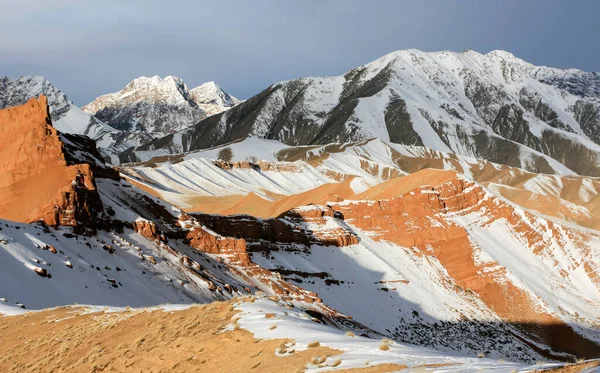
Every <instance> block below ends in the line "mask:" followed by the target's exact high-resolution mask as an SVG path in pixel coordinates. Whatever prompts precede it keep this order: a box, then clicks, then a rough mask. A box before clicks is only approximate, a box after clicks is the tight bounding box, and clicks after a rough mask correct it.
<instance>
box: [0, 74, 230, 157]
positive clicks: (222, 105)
mask: <svg viewBox="0 0 600 373" xmlns="http://www.w3.org/2000/svg"><path fill="white" fill-rule="evenodd" d="M124 91H126V92H125V93H123V94H122V96H124V97H126V98H125V99H124V100H125V101H124V102H121V101H120V98H121V97H122V96H118V94H113V95H107V96H102V97H101V98H99V99H97V100H95V101H94V102H93V103H91V104H90V105H87V106H86V107H84V108H83V110H82V109H81V108H79V107H78V106H77V105H75V104H74V103H73V102H72V101H71V100H69V98H68V97H67V96H66V95H65V94H64V93H63V92H62V91H60V90H59V89H58V88H56V87H55V86H54V85H52V83H50V82H49V81H48V80H47V79H45V78H44V77H41V76H25V77H21V78H17V79H10V78H8V77H4V78H0V109H2V108H6V107H10V106H15V105H21V104H24V103H25V102H27V101H28V100H29V99H31V98H33V97H38V96H39V95H41V94H44V95H46V96H47V97H48V104H49V106H50V112H51V115H52V120H53V123H54V126H55V127H56V128H57V129H58V130H60V131H62V132H64V133H72V134H79V135H86V136H88V137H90V138H92V139H93V140H95V141H96V144H97V146H98V148H99V150H100V152H101V153H102V154H103V156H104V157H105V158H106V159H108V160H110V161H111V162H113V163H118V157H117V155H118V154H119V153H121V152H123V151H125V150H127V149H129V148H131V147H135V146H140V145H143V144H145V143H147V142H149V141H151V140H152V139H154V138H159V137H162V136H165V135H167V134H168V133H169V132H173V131H174V130H175V129H182V128H185V127H186V126H189V125H191V124H193V123H196V122H197V121H198V120H199V119H200V118H204V117H205V116H206V115H205V114H204V111H203V110H207V112H212V113H215V112H220V111H223V110H227V109H228V108H230V107H232V106H234V105H236V104H238V103H239V102H240V101H239V100H237V99H236V98H235V97H233V96H230V95H229V94H227V93H225V92H224V91H223V90H221V89H220V88H219V87H218V86H217V85H216V84H215V83H214V82H209V83H205V84H203V85H201V86H199V87H197V88H195V89H194V90H193V92H194V93H193V95H194V97H197V99H196V100H197V101H198V104H196V103H195V102H194V101H190V102H191V105H189V104H188V101H185V100H184V99H183V98H182V97H187V99H188V100H191V96H192V93H191V92H188V91H187V87H185V84H184V83H183V82H181V80H180V79H178V78H174V77H167V78H165V79H164V80H163V79H161V78H159V77H154V78H139V79H136V80H134V81H133V82H132V83H130V84H129V85H128V86H127V87H126V88H125V89H124ZM122 92H123V91H122ZM115 95H117V96H118V98H117V97H116V96H115ZM150 96H152V97H153V98H152V97H150ZM132 97H135V99H134V98H132ZM110 99H112V101H110ZM152 99H155V104H153V106H152V108H149V107H145V108H144V109H142V106H144V105H147V102H148V101H151V100H152ZM135 100H137V101H136V102H137V103H135V104H133V103H132V102H133V101H135ZM107 101H109V102H111V103H112V104H114V105H117V106H119V105H120V106H119V107H120V108H121V109H120V110H119V111H118V115H117V118H119V119H115V118H112V119H111V118H107V119H109V120H110V121H104V120H103V119H99V117H101V116H102V114H98V115H93V114H94V113H92V111H93V110H92V109H93V108H100V107H102V113H104V115H108V114H107V112H108V111H110V108H109V107H107V106H106V105H107V103H106V102H107ZM102 102H104V104H102ZM160 102H163V104H161V103H160ZM127 103H129V104H131V105H138V109H139V110H140V111H139V112H140V113H142V112H146V110H148V113H149V114H148V115H146V116H145V117H144V118H139V117H138V114H136V112H135V110H134V109H131V108H129V109H126V108H125V106H127ZM102 105H104V106H102ZM192 106H193V108H191V107H192ZM132 110H133V112H132ZM125 112H127V113H125ZM186 113H187V115H189V116H187V117H186ZM127 115H132V116H133V118H134V119H131V118H129V119H124V118H125V117H126V116H127ZM148 118H151V119H148ZM119 120H123V121H125V122H119ZM149 120H151V123H152V124H151V125H147V124H146V123H147V122H148V121H149ZM115 121H117V123H115ZM128 121H129V122H128ZM173 122H176V123H178V124H177V125H175V127H173ZM148 123H150V122H148ZM161 130H164V131H161Z"/></svg>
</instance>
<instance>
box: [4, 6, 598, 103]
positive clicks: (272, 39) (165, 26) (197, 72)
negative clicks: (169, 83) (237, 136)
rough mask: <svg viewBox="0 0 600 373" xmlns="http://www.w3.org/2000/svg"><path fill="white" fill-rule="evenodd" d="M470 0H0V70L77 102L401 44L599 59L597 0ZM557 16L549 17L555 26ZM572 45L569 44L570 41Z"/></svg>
mask: <svg viewBox="0 0 600 373" xmlns="http://www.w3.org/2000/svg"><path fill="white" fill-rule="evenodd" d="M596 4H598V3H597V2H595V1H593V0H591V1H585V0H581V1H579V2H578V3H577V5H578V7H574V6H573V4H569V3H567V2H549V1H542V0H530V1H527V2H521V1H516V0H504V1H477V0H464V1H461V2H449V1H438V0H431V1H418V2H414V1H411V2H408V1H388V0H379V1H377V2H372V1H351V0H348V1H341V0H328V1H315V0H305V1H301V2H294V1H291V2H287V1H275V0H255V1H245V0H239V1H233V0H230V1H214V0H213V1H191V0H189V1H182V0H170V1H168V2H158V1H142V0H129V1H115V0H105V1H101V2H99V1H89V0H78V1H68V0H62V1H61V0H55V1H51V0H47V1H40V0H33V1H10V2H9V3H8V4H5V5H3V12H1V13H0V24H2V30H3V35H2V39H1V40H0V71H1V73H3V74H6V75H9V76H18V75H27V74H41V75H46V76H47V77H48V78H49V79H50V80H51V81H52V82H53V83H55V84H56V85H57V86H59V87H60V88H61V89H62V90H64V91H65V92H66V93H67V95H68V96H69V97H71V98H72V99H73V100H74V101H75V102H77V103H78V104H85V103H87V102H89V101H90V100H92V99H93V98H94V97H95V96H98V95H100V94H103V93H107V92H109V91H115V90H118V89H121V88H122V87H123V86H124V85H125V84H126V83H127V82H129V81H130V80H131V79H133V78H135V77H137V76H140V75H155V74H158V75H163V76H164V75H177V76H180V77H182V78H183V79H184V80H186V82H188V84H189V85H191V86H194V85H197V84H200V83H202V82H203V81H208V80H215V81H217V82H218V83H219V84H220V85H221V86H223V87H224V88H225V89H227V90H229V91H231V93H233V94H234V95H238V96H240V97H241V98H248V97H249V96H251V95H253V94H255V93H258V91H260V90H261V89H263V88H265V87H267V86H268V85H270V84H272V83H274V82H276V81H279V80H285V79H292V78H295V77H299V76H307V75H310V76H314V75H332V74H341V73H343V72H345V71H346V70H348V69H351V68H353V67H355V66H358V65H360V64H363V63H366V62H369V61H370V60H373V59H375V58H377V57H379V56H381V55H383V54H386V53H389V52H391V51H394V50H397V49H403V48H418V49H423V50H442V49H443V50H463V49H467V48H472V49H475V50H478V51H480V52H487V51H489V50H492V49H507V50H509V51H511V52H513V53H515V54H516V55H517V56H519V57H521V58H524V59H526V60H529V61H530V62H533V63H538V64H546V65H555V66H558V67H579V68H584V69H588V70H600V68H599V67H600V66H598V62H597V61H600V51H599V50H598V48H578V49H575V47H574V46H577V45H593V43H595V40H594V38H595V35H598V34H599V33H598V31H600V29H599V28H600V26H598V22H596V20H595V19H594V18H595V17H594V14H597V13H598V12H597V11H598V10H600V4H598V5H596ZM557 25H560V28H559V27H557ZM574 49H575V50H574Z"/></svg>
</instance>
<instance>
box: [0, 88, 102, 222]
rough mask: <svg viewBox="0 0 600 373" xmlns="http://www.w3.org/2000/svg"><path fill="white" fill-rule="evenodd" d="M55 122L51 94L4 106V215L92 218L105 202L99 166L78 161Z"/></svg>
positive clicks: (0, 213)
mask: <svg viewBox="0 0 600 373" xmlns="http://www.w3.org/2000/svg"><path fill="white" fill-rule="evenodd" d="M65 149H66V145H65V143H64V142H63V141H62V139H61V137H60V134H59V132H58V131H57V130H56V129H55V128H54V127H52V123H51V121H50V114H49V109H48V103H47V100H46V97H45V96H40V98H39V99H31V100H29V102H27V103H26V104H24V105H21V106H16V107H12V108H7V109H4V110H0V174H2V178H0V218H2V219H7V220H13V221H20V222H26V223H30V222H34V221H38V220H43V221H44V222H46V223H47V224H48V225H66V226H80V225H82V224H91V223H92V222H93V220H94V215H95V214H96V212H97V211H98V210H101V208H102V203H101V201H100V198H99V196H98V193H97V191H96V184H95V179H94V172H93V167H92V166H91V165H90V164H88V163H76V162H75V161H74V159H75V157H72V156H70V155H69V154H67V153H66V150H65Z"/></svg>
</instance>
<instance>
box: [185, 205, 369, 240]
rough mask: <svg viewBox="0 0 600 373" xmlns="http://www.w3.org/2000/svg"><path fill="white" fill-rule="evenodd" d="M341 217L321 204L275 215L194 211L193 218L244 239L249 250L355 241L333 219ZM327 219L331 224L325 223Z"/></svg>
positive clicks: (216, 229) (350, 231) (212, 227)
mask: <svg viewBox="0 0 600 373" xmlns="http://www.w3.org/2000/svg"><path fill="white" fill-rule="evenodd" d="M340 217H341V216H339V215H336V214H335V212H334V211H333V210H332V209H330V208H327V207H323V206H306V207H303V208H297V209H292V210H289V211H287V212H285V213H283V214H282V215H280V216H279V217H278V218H276V219H259V218H254V217H252V216H248V215H231V216H221V215H204V214H195V215H194V218H195V219H197V220H198V221H199V222H201V223H202V224H203V225H205V226H207V227H209V228H210V229H211V230H213V231H215V232H217V233H218V234H221V235H223V236H228V237H237V238H243V239H245V240H246V241H247V245H248V250H249V251H269V250H282V249H285V248H286V247H288V248H290V249H291V248H292V245H291V244H300V245H304V246H310V245H312V244H318V245H324V246H336V247H341V246H348V245H353V244H356V243H358V238H357V237H356V234H354V233H353V232H352V230H350V229H348V228H346V227H344V226H343V225H339V224H337V223H336V222H337V221H338V218H340ZM327 221H331V222H332V223H333V224H332V225H331V226H326V224H327Z"/></svg>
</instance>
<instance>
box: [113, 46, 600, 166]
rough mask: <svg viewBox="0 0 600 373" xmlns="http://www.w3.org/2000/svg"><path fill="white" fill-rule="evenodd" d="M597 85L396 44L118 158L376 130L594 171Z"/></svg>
mask: <svg viewBox="0 0 600 373" xmlns="http://www.w3.org/2000/svg"><path fill="white" fill-rule="evenodd" d="M599 87H600V75H599V74H597V73H588V72H583V71H579V70H574V69H570V70H561V69H555V68H548V67H538V66H534V65H532V64H529V63H527V62H525V61H523V60H520V59H518V58H516V57H515V56H513V55H512V54H510V53H508V52H503V51H493V52H490V53H487V54H480V53H477V52H474V51H470V50H469V51H465V52H462V53H454V52H435V53H427V52H422V51H418V50H403V51H398V52H394V53H391V54H389V55H386V56H384V57H381V58H379V59H377V60H375V61H373V62H371V63H369V64H366V65H363V66H360V67H358V68H356V69H353V70H351V71H349V72H347V73H346V74H344V75H341V76H336V77H326V78H301V79H295V80H291V81H285V82H280V83H276V84H274V85H272V86H271V87H269V88H267V89H266V90H264V91H263V92H261V93H259V94H258V95H256V96H254V97H252V98H251V99H249V100H247V101H246V102H244V103H242V104H240V105H238V106H237V107H235V108H234V109H232V110H229V111H227V112H224V113H221V114H218V115H215V116H212V117H210V118H207V119H204V120H203V121H201V122H200V123H198V124H197V125H195V126H193V127H190V128H188V129H185V130H182V131H180V132H177V133H175V134H171V135H168V136H166V137H164V138H160V139H156V140H153V141H151V142H150V143H148V144H145V145H142V146H140V147H138V148H137V149H135V151H128V152H126V153H124V154H123V155H122V156H121V160H122V161H135V160H145V159H147V157H148V156H149V154H150V153H152V152H153V151H155V152H156V153H155V154H165V153H170V154H176V153H182V152H189V151H194V150H199V149H203V148H207V147H210V146H214V145H218V144H225V143H228V142H231V141H234V140H238V139H242V138H246V137H258V138H264V139H273V140H278V141H281V142H283V143H285V144H288V145H311V144H327V143H332V142H338V143H344V142H350V141H357V140H362V139H368V138H374V137H376V138H379V139H381V140H383V141H389V142H392V143H397V144H405V145H420V146H425V147H427V148H430V149H435V150H439V151H443V152H451V153H456V154H460V155H463V156H469V157H475V158H481V159H487V160H489V161H492V162H495V163H502V164H507V165H511V166H515V167H521V168H524V169H528V170H531V171H537V172H550V173H555V172H563V173H569V172H572V173H578V174H582V175H593V176H598V175H600V166H599V164H600V162H599V160H600V145H599V144H600V135H599V134H600V114H599V113H600V88H599ZM148 151H149V152H148ZM142 152H148V153H147V154H146V155H141V154H143V153H142ZM553 160H555V161H557V162H554V161H553ZM556 163H559V164H560V165H559V166H558V167H556Z"/></svg>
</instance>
